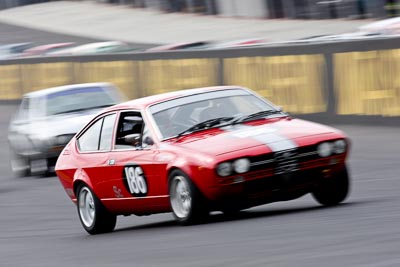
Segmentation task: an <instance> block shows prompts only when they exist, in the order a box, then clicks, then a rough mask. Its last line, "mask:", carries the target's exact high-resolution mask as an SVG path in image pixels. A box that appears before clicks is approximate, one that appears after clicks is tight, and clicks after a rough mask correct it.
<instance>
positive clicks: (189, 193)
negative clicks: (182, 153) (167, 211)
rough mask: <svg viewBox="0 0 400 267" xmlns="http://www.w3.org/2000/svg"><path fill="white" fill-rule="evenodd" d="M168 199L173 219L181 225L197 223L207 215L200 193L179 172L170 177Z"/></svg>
mask: <svg viewBox="0 0 400 267" xmlns="http://www.w3.org/2000/svg"><path fill="white" fill-rule="evenodd" d="M169 197H170V203H171V208H172V212H173V214H174V217H175V219H176V220H177V221H178V222H179V223H181V224H183V225H189V224H195V223H198V222H200V220H201V219H204V218H205V217H206V215H207V214H208V212H207V209H206V207H205V206H203V205H204V201H203V200H202V196H201V194H200V192H199V191H198V189H197V188H196V187H195V186H194V184H193V183H192V182H191V180H190V179H189V178H188V176H187V175H186V174H184V173H183V172H181V171H178V170H175V171H173V172H172V173H171V175H170V179H169Z"/></svg>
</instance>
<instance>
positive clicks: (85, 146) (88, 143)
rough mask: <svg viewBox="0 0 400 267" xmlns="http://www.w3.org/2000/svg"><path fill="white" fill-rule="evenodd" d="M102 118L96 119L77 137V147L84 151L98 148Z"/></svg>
mask: <svg viewBox="0 0 400 267" xmlns="http://www.w3.org/2000/svg"><path fill="white" fill-rule="evenodd" d="M102 123H103V118H101V119H99V120H98V121H96V122H95V123H94V124H92V126H90V128H89V129H87V130H86V132H85V133H84V134H83V135H81V136H80V137H79V139H78V146H79V149H80V150H81V151H83V152H85V151H96V150H98V148H99V138H100V130H101V125H102Z"/></svg>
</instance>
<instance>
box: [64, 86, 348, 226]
mask: <svg viewBox="0 0 400 267" xmlns="http://www.w3.org/2000/svg"><path fill="white" fill-rule="evenodd" d="M348 149H349V140H348V138H347V137H346V135H344V134H343V133H342V132H340V131H338V130H336V129H333V128H331V127H327V126H323V125H320V124H317V123H312V122H307V121H304V120H300V119H296V118H293V117H291V116H290V115H288V114H287V113H284V112H282V111H281V110H280V109H279V108H277V107H276V106H274V105H273V104H272V103H270V102H268V101H266V100H265V99H263V98H261V97H259V96H257V95H256V94H255V93H254V92H252V91H250V90H248V89H245V88H240V87H226V86H225V87H210V88H199V89H191V90H184V91H177V92H172V93H166V94H161V95H155V96H150V97H145V98H141V99H136V100H132V101H129V102H126V103H123V104H118V105H115V106H112V107H110V108H107V109H105V110H103V111H102V112H101V113H100V114H98V115H97V116H96V117H95V118H94V119H92V120H91V121H90V122H89V123H88V124H87V125H86V126H85V127H84V128H83V129H82V130H81V131H80V132H78V133H77V134H76V135H75V137H74V138H72V140H71V141H70V142H69V143H68V145H67V146H66V147H65V148H64V150H63V152H62V153H61V155H60V157H59V158H58V161H57V165H56V172H57V175H58V177H59V179H60V181H61V183H62V185H63V186H64V188H65V191H66V192H67V194H68V196H69V197H70V198H71V199H72V201H73V202H75V203H76V204H77V207H78V214H79V218H80V220H81V223H82V225H83V227H84V229H85V230H86V231H87V232H89V233H90V234H97V233H104V232H109V231H112V230H113V229H114V227H115V224H116V217H117V215H130V214H135V215H148V214H154V213H161V212H170V211H172V212H173V215H174V217H175V218H176V220H177V221H179V222H180V223H182V224H193V223H196V222H199V220H202V219H204V218H205V217H206V216H207V215H208V214H209V212H210V211H222V212H225V213H234V212H237V211H239V210H242V209H246V208H250V207H253V206H256V205H262V204H265V203H270V202H275V201H286V200H291V199H295V198H299V197H301V196H303V195H304V194H307V193H311V194H312V195H313V196H314V198H315V199H316V200H317V201H318V202H319V203H320V204H322V205H335V204H338V203H340V202H342V201H343V200H344V199H345V198H346V196H347V194H348V191H349V177H348V173H347V169H346V158H347V154H348Z"/></svg>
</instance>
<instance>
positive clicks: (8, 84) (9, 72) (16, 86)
mask: <svg viewBox="0 0 400 267" xmlns="http://www.w3.org/2000/svg"><path fill="white" fill-rule="evenodd" d="M21 82H22V79H21V68H20V65H9V66H7V65H4V66H0V99H1V100H14V99H20V98H21V89H22V85H21Z"/></svg>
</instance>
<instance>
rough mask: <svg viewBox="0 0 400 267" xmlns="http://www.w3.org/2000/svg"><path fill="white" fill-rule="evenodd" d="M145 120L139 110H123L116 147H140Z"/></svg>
mask: <svg viewBox="0 0 400 267" xmlns="http://www.w3.org/2000/svg"><path fill="white" fill-rule="evenodd" d="M143 127H144V122H143V119H142V116H141V114H140V113H139V112H122V113H121V115H120V118H119V121H118V129H117V134H116V140H115V148H117V149H124V148H127V149H129V148H139V147H140V145H141V140H142V132H143Z"/></svg>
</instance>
